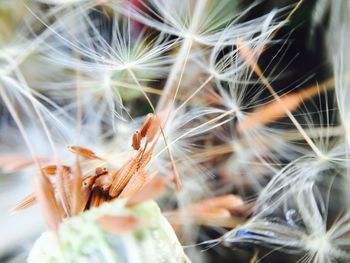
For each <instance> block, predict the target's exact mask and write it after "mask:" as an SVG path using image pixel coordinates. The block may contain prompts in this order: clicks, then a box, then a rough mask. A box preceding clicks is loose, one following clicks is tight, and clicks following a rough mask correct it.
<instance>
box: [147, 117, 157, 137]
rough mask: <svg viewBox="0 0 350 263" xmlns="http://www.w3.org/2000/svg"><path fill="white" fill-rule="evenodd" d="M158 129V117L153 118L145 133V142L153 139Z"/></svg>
mask: <svg viewBox="0 0 350 263" xmlns="http://www.w3.org/2000/svg"><path fill="white" fill-rule="evenodd" d="M159 129H160V119H159V118H157V117H156V118H153V120H152V122H151V125H150V127H149V129H148V131H147V134H146V139H147V142H151V141H153V139H154V138H155V136H156V135H157V134H158V132H159Z"/></svg>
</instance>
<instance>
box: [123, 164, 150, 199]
mask: <svg viewBox="0 0 350 263" xmlns="http://www.w3.org/2000/svg"><path fill="white" fill-rule="evenodd" d="M147 179H148V176H147V174H146V172H145V171H143V170H140V171H137V172H136V173H135V174H134V175H133V177H132V178H131V179H130V181H129V182H128V183H127V185H126V186H125V188H124V189H123V191H122V192H121V193H120V195H119V196H118V198H126V197H130V196H133V195H134V194H136V193H137V192H138V191H139V190H140V189H141V188H142V187H143V186H144V185H145V184H146V182H147Z"/></svg>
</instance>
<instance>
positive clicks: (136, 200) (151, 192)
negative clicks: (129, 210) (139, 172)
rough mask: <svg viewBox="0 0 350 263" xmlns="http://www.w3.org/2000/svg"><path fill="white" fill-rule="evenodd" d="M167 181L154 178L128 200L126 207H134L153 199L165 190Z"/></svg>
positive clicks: (161, 178)
mask: <svg viewBox="0 0 350 263" xmlns="http://www.w3.org/2000/svg"><path fill="white" fill-rule="evenodd" d="M167 183H168V181H167V180H166V179H165V178H163V177H154V178H153V179H151V180H150V181H149V182H148V183H147V184H145V186H144V187H142V188H141V190H139V191H138V192H137V193H136V194H134V195H133V196H132V197H130V198H129V200H128V201H127V203H126V206H128V207H130V206H134V205H137V204H140V203H142V202H145V201H147V200H150V199H155V198H157V197H158V196H160V194H161V193H162V192H163V191H164V190H165V188H166V185H167Z"/></svg>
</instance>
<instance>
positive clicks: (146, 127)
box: [140, 113, 154, 138]
mask: <svg viewBox="0 0 350 263" xmlns="http://www.w3.org/2000/svg"><path fill="white" fill-rule="evenodd" d="M153 120H154V115H153V114H152V113H149V114H147V116H146V119H145V121H144V123H143V125H142V127H141V132H140V134H141V137H142V138H143V137H145V136H146V134H147V132H148V130H149V128H150V126H151V124H152V122H153Z"/></svg>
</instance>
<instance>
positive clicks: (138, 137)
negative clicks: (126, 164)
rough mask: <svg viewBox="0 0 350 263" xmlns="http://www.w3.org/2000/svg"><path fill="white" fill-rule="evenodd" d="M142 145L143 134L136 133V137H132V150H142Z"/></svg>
mask: <svg viewBox="0 0 350 263" xmlns="http://www.w3.org/2000/svg"><path fill="white" fill-rule="evenodd" d="M140 145H141V134H140V132H139V131H136V132H135V133H134V135H133V136H132V145H131V146H132V148H134V150H136V151H137V150H138V149H140Z"/></svg>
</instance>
